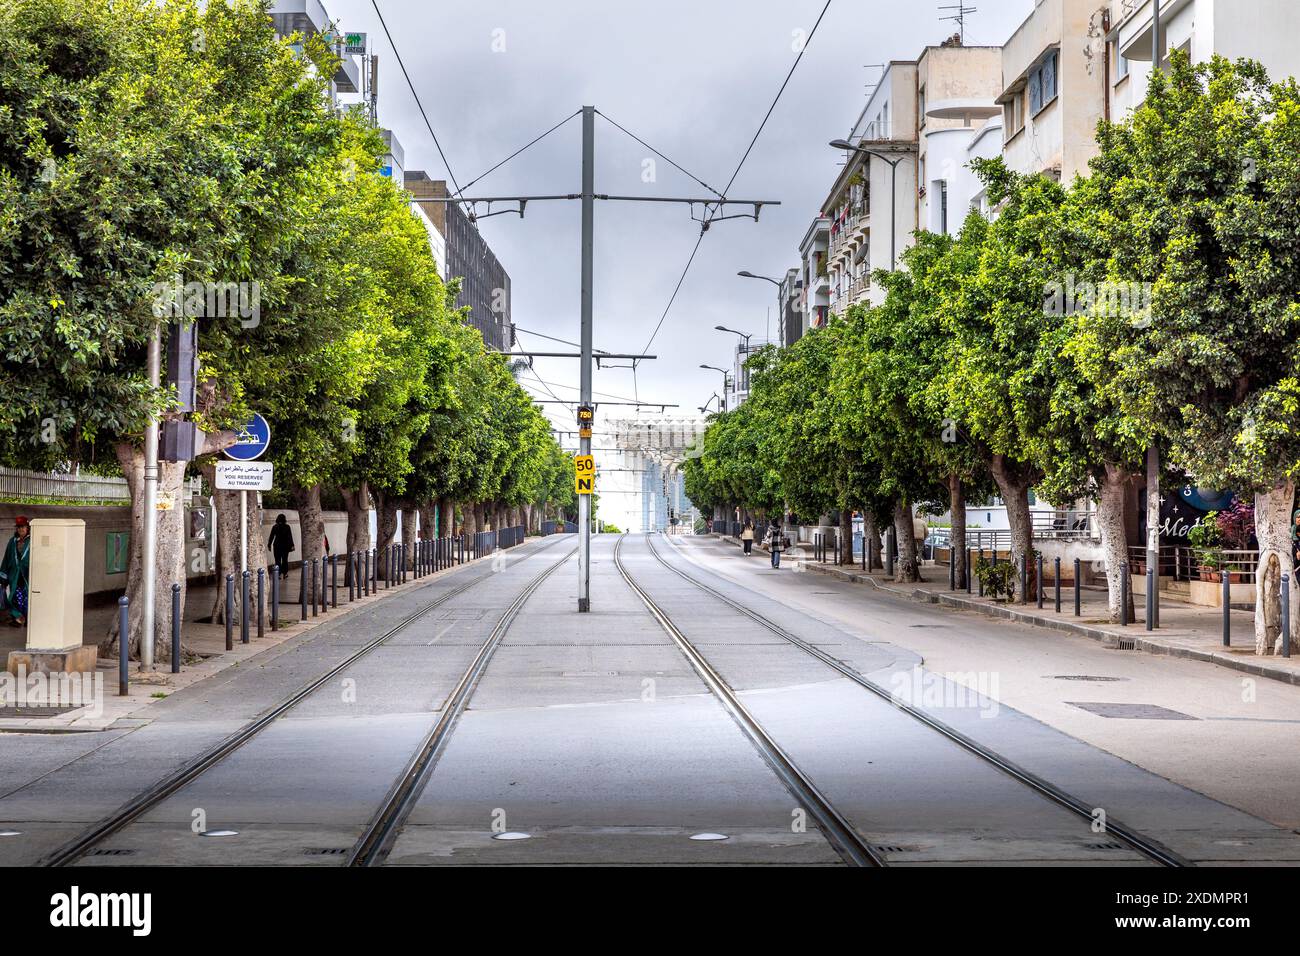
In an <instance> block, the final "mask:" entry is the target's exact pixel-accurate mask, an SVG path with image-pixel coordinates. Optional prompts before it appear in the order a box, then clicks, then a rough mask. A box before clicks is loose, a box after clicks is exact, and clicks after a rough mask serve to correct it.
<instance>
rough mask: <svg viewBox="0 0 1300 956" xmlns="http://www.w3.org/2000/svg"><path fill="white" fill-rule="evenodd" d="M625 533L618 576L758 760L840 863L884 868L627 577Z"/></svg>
mask: <svg viewBox="0 0 1300 956" xmlns="http://www.w3.org/2000/svg"><path fill="white" fill-rule="evenodd" d="M625 537H627V535H626V534H624V535H620V536H619V539H618V542H617V543H616V544H615V545H614V566H615V567H616V568H617V569H618V572H619V574H621V575H622V576H623V580H624V582H625V583H626V584H627V586H628V587H629V588H631V589H632V591H633V593H635V594H636V596H637V597H639V598H640V599H641V602H642V603H643V604H644V605H645V606H646V608H647V609H648V610H649V611H650V614H651V615H652V616H653V617H654V619H655V620H656V621H658V622H659V626H660V627H662V628H663V629H664V631H665V632H667V634H668V636H669V637H670V638H672V640H673V642H674V643H675V644H676V645H677V647H678V648H679V649H680V650H681V651H682V653H683V654H684V655H686V659H687V660H688V661H689V662H690V664H691V667H692V668H694V670H695V672H696V673H697V674H699V676H700V679H701V680H703V681H704V683H705V685H706V686H707V687H708V688H709V690H710V691H712V692H713V695H714V696H715V697H717V698H718V700H719V701H721V703H722V706H723V707H724V708H725V709H726V710H727V712H728V713H729V714H730V715H731V717H732V719H733V720H735V721H736V723H737V724H738V725H739V726H740V729H741V730H743V731H744V732H745V734H746V736H748V737H749V739H750V742H751V743H753V745H754V747H755V748H756V749H757V750H758V752H759V754H761V755H762V757H763V759H764V760H766V761H767V762H768V764H769V765H770V766H771V767H772V769H773V770H774V771H775V772H776V775H777V776H778V777H780V778H781V782H782V783H784V784H785V786H786V789H787V790H789V791H790V793H791V795H792V796H793V797H794V798H795V799H796V800H798V801H800V803H801V805H802V806H803V807H805V808H806V809H807V810H808V811H809V813H810V814H811V816H812V817H813V819H814V820H815V821H816V822H817V826H818V828H819V829H820V830H821V831H822V835H823V836H825V837H826V840H827V842H828V843H830V845H831V847H832V849H834V850H835V852H836V853H838V854H839V855H840V857H841V858H842V859H843V860H844V862H845V863H848V864H850V865H852V866H885V865H886V864H885V860H884V858H883V857H882V856H881V855H880V854H879V853H878V852H877V851H876V850H875V848H874V847H872V846H871V844H870V843H868V842H867V841H866V840H865V839H864V838H863V837H862V836H861V834H859V833H858V832H857V830H855V829H854V828H853V825H852V824H851V823H849V821H848V820H847V819H846V818H845V817H844V815H843V814H841V813H840V812H839V811H838V810H836V809H835V807H834V805H832V804H831V802H830V801H829V800H828V799H827V798H826V797H825V796H824V795H823V794H822V792H821V791H820V790H818V789H817V786H816V784H814V783H813V782H812V780H811V779H810V778H809V777H808V776H807V774H805V773H804V772H803V771H802V770H800V769H799V767H798V766H796V765H795V763H794V761H793V760H791V759H790V757H789V755H787V754H786V752H785V751H784V750H782V749H781V746H780V745H779V744H778V743H777V742H776V741H775V740H774V739H773V738H772V737H771V735H770V734H768V732H767V731H766V730H765V729H764V728H763V725H762V724H760V723H759V722H758V721H757V720H756V719H755V718H754V716H753V715H752V714H751V713H750V712H749V709H748V708H747V707H745V705H744V704H743V703H741V701H740V698H739V697H738V696H737V694H736V692H735V691H734V690H733V689H732V688H731V686H730V685H729V684H728V683H727V682H726V681H725V680H724V679H723V677H722V675H721V674H719V673H718V671H717V670H716V669H715V668H714V667H713V665H712V664H710V663H709V662H708V660H706V659H705V657H704V655H703V654H701V653H700V652H699V651H698V650H697V649H696V647H695V645H694V644H692V643H691V641H690V639H689V638H687V637H686V635H685V634H683V633H682V631H681V629H680V628H678V627H677V625H676V624H674V623H673V621H672V619H671V618H670V617H669V616H668V615H667V614H666V613H665V612H664V610H663V608H661V607H660V606H659V605H658V604H656V603H655V601H654V599H653V598H651V597H650V595H649V594H647V593H646V592H645V590H644V589H643V588H642V587H641V586H640V585H639V584H637V583H636V581H635V580H633V578H632V575H631V574H629V573H628V570H627V568H626V567H625V566H624V564H623V559H622V554H621V551H622V548H623V539H624V538H625ZM647 543H648V539H647ZM652 550H653V548H652Z"/></svg>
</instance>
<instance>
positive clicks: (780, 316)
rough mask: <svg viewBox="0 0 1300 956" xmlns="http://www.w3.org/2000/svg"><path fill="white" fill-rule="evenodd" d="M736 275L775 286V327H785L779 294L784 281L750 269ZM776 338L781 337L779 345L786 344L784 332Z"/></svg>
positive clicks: (783, 309)
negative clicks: (756, 273)
mask: <svg viewBox="0 0 1300 956" xmlns="http://www.w3.org/2000/svg"><path fill="white" fill-rule="evenodd" d="M736 275H738V276H740V277H741V278H743V279H762V280H763V281H764V282H770V283H772V285H774V286H776V321H777V328H778V329H785V302H784V301H783V300H782V298H781V296H782V294H783V290H784V289H785V283H784V282H782V281H781V280H780V279H772V278H769V277H768V276H760V275H755V274H754V273H753V272H750V271H748V270H741V271H740V272H737V273H736ZM714 328H716V329H721V328H722V326H720V325H715V326H714ZM723 331H728V332H729V331H732V330H731V329H724V330H723ZM736 334H737V335H739V334H741V333H739V332H737V333H736ZM778 338H780V339H781V345H782V346H784V345H786V342H785V333H784V332H782V333H781V334H780V335H779V336H778ZM745 344H746V345H748V344H749V339H748V338H746V339H745Z"/></svg>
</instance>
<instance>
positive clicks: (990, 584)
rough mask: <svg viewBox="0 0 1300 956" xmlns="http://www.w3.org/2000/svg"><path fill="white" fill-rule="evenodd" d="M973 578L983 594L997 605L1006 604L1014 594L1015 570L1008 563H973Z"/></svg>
mask: <svg viewBox="0 0 1300 956" xmlns="http://www.w3.org/2000/svg"><path fill="white" fill-rule="evenodd" d="M975 577H977V578H978V579H979V582H980V586H981V587H982V588H983V589H984V593H985V594H986V595H988V596H989V597H991V598H992V599H993V600H994V601H997V602H998V603H1007V602H1009V601H1010V600H1011V599H1012V598H1013V597H1014V596H1015V592H1016V569H1015V566H1014V565H1013V564H1012V563H1011V562H1010V561H1003V562H1002V563H1000V564H990V563H989V562H988V561H984V560H980V561H977V562H976V563H975Z"/></svg>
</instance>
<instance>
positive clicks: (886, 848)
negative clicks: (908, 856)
mask: <svg viewBox="0 0 1300 956" xmlns="http://www.w3.org/2000/svg"><path fill="white" fill-rule="evenodd" d="M871 849H873V850H875V851H876V852H877V853H909V852H911V851H912V850H915V849H916V847H912V846H896V845H891V844H884V843H877V844H874V845H872V847H871Z"/></svg>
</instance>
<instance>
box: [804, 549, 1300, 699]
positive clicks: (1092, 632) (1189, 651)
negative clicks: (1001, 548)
mask: <svg viewBox="0 0 1300 956" xmlns="http://www.w3.org/2000/svg"><path fill="white" fill-rule="evenodd" d="M804 567H805V568H808V569H811V570H813V571H816V572H818V573H819V574H828V575H830V576H832V577H836V578H839V579H840V580H847V581H851V582H853V583H855V584H861V583H864V582H865V583H867V584H870V585H871V586H872V587H873V588H875V589H876V590H877V591H885V592H888V593H889V594H895V595H898V596H899V597H905V598H910V599H911V600H913V601H917V602H919V603H922V604H937V605H939V606H941V607H948V608H954V609H956V610H963V611H975V612H977V613H979V614H983V615H984V616H985V617H993V618H1002V619H1004V620H1009V621H1017V622H1019V623H1021V624H1029V625H1032V626H1034V627H1041V628H1046V629H1048V630H1054V631H1063V632H1065V633H1067V634H1078V635H1080V636H1081V637H1087V638H1090V639H1091V640H1094V641H1097V642H1098V643H1100V644H1104V645H1106V646H1107V647H1118V646H1119V642H1120V640H1126V641H1129V640H1131V641H1132V642H1133V650H1135V651H1145V652H1146V653H1148V654H1159V655H1163V656H1165V657H1181V658H1185V659H1187V660H1194V661H1204V662H1206V663H1210V664H1218V665H1219V666H1221V667H1228V668H1231V669H1232V670H1237V671H1241V672H1243V673H1246V674H1250V675H1252V676H1254V677H1266V678H1268V679H1269V680H1275V681H1278V682H1279V683H1283V684H1291V685H1292V686H1300V671H1284V670H1278V669H1276V668H1272V667H1269V666H1267V665H1266V664H1259V663H1255V662H1253V661H1245V660H1239V659H1237V658H1235V657H1229V656H1228V655H1226V654H1223V653H1220V652H1217V651H1202V650H1197V649H1196V648H1191V647H1172V646H1170V645H1168V644H1164V643H1161V642H1159V641H1153V640H1150V639H1149V638H1145V637H1139V636H1138V635H1137V634H1136V633H1135V634H1134V635H1133V636H1132V637H1129V636H1128V635H1124V634H1116V633H1115V632H1113V631H1107V630H1103V629H1102V628H1099V627H1089V626H1088V625H1086V624H1075V623H1073V622H1071V621H1062V620H1059V619H1057V618H1052V617H1046V616H1043V615H1039V614H1034V613H1032V612H1029V611H1014V610H1012V609H1010V608H1007V607H997V606H994V605H990V604H982V603H979V602H977V601H972V600H967V599H965V598H960V597H956V596H954V595H951V594H936V593H934V592H931V591H925V590H922V589H921V588H914V589H913V590H911V591H905V590H903V589H901V588H896V587H889V586H888V585H884V584H881V583H880V582H879V581H877V580H876V579H875V578H873V577H869V576H867V575H863V574H854V573H853V572H850V571H841V570H839V569H838V568H835V567H830V566H826V567H823V566H820V565H816V564H811V563H809V564H805V565H804Z"/></svg>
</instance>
